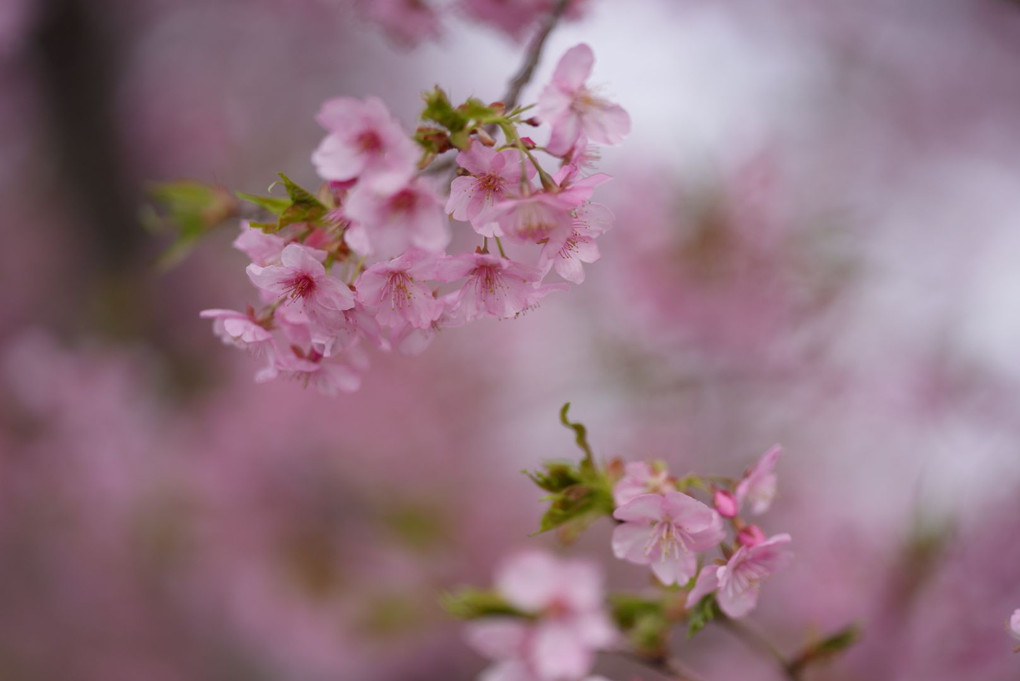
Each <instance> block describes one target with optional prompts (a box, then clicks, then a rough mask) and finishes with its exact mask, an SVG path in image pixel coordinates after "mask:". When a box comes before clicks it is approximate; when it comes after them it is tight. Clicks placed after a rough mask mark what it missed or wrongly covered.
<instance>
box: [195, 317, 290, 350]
mask: <svg viewBox="0 0 1020 681" xmlns="http://www.w3.org/2000/svg"><path fill="white" fill-rule="evenodd" d="M198 316H199V317H201V318H202V319H211V320H213V333H214V334H216V337H217V338H219V339H220V340H222V341H223V342H224V343H226V344H227V345H233V346H234V347H237V348H241V349H242V350H248V351H250V352H252V353H253V354H255V355H261V354H263V353H264V352H266V351H267V350H268V348H269V346H270V345H272V342H273V334H271V333H270V332H269V331H268V330H267V329H265V328H263V327H262V326H261V325H260V324H259V323H258V322H257V321H255V319H254V318H253V317H252V315H251V313H250V312H249V313H247V314H245V313H242V312H235V311H234V310H202V311H201V312H199V313H198Z"/></svg>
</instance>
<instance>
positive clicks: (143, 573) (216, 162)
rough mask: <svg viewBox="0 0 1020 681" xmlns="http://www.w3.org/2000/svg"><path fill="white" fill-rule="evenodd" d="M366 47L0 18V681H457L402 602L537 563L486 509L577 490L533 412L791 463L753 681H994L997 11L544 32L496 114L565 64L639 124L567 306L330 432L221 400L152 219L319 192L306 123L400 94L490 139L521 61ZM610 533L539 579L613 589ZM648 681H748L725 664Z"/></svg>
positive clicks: (457, 36)
mask: <svg viewBox="0 0 1020 681" xmlns="http://www.w3.org/2000/svg"><path fill="white" fill-rule="evenodd" d="M390 4H391V3H381V2H375V3H373V2H359V3H352V2H348V1H345V0H289V1H285V0H254V1H253V0H247V1H246V2H240V1H237V0H217V1H216V2H201V1H198V0H177V1H175V2H167V1H163V0H135V1H134V2H123V1H119V0H89V1H88V2H85V1H84V0H4V2H3V3H2V4H0V83H2V87H3V92H4V96H3V97H2V98H0V202H2V203H0V205H2V206H3V207H4V211H3V217H2V218H0V225H2V230H3V232H2V233H3V247H2V248H0V281H2V282H3V283H4V288H5V290H7V291H8V295H6V296H4V297H3V298H2V299H0V678H3V679H13V680H17V681H93V680H95V681H99V680H100V679H102V680H103V681H133V680H135V679H147V680H149V681H177V680H182V681H183V680H185V679H187V680H190V681H199V680H203V681H204V680H207V679H208V680H210V681H211V680H213V679H215V680H216V681H223V680H225V681H230V680H233V679H237V680H241V679H244V680H245V681H263V680H264V681H276V680H283V679H286V680H287V681H320V680H325V679H360V680H362V681H374V680H379V681H389V680H393V681H396V680H398V679H399V680H401V681H415V680H421V681H425V680H430V679H460V678H463V679H467V678H473V677H474V676H475V675H476V674H477V672H478V670H480V669H481V668H482V667H483V666H484V661H483V660H481V659H480V658H479V657H477V656H476V655H475V654H474V653H472V652H470V651H469V650H468V649H467V648H466V647H465V646H464V645H463V644H462V642H461V640H460V637H459V631H458V630H459V625H458V624H457V623H456V622H452V621H450V620H449V619H448V618H447V617H446V615H445V614H444V613H443V612H442V610H441V608H440V607H439V594H440V592H441V591H443V590H445V589H449V588H452V587H453V586H455V585H457V584H461V583H469V582H470V583H477V584H484V583H486V582H487V581H488V579H489V576H490V574H491V570H492V568H493V566H494V564H495V563H496V561H497V560H498V559H499V557H500V556H501V555H502V554H503V553H505V552H506V551H507V550H510V549H513V548H520V547H523V546H527V545H535V544H542V545H549V546H551V545H553V541H552V538H551V537H538V538H529V537H528V534H529V533H530V532H531V531H533V529H534V528H535V527H537V522H538V518H539V516H540V514H541V510H542V506H541V505H540V503H539V502H538V499H539V497H540V496H541V493H540V491H539V490H537V489H536V488H535V487H534V486H533V485H531V483H529V482H528V480H527V479H526V478H525V477H524V476H523V475H520V472H519V471H520V470H521V469H522V468H525V467H532V466H534V465H536V464H537V463H538V462H539V461H541V460H543V459H549V458H557V457H558V458H574V457H575V456H576V455H577V452H576V451H575V449H574V448H573V443H572V437H571V434H570V433H569V432H568V431H566V430H565V429H563V428H562V427H561V426H560V425H559V423H558V420H557V411H558V409H559V407H560V405H561V404H562V403H564V402H566V401H570V402H572V403H573V407H572V415H573V417H574V418H576V419H578V420H581V421H583V422H585V423H586V424H587V425H588V427H589V430H590V434H591V435H590V436H591V440H592V443H593V445H594V446H595V448H596V453H597V454H598V455H600V456H603V457H614V456H621V457H624V458H631V459H638V458H646V457H648V458H662V459H665V460H667V461H668V462H669V463H670V466H671V467H672V469H673V470H675V471H678V472H681V473H683V472H684V471H687V470H691V471H699V472H703V473H713V474H722V475H736V474H739V472H740V471H741V470H743V468H744V467H745V466H746V465H748V464H749V463H751V462H752V461H753V460H754V459H755V458H756V457H757V456H758V455H759V454H760V453H761V452H762V451H764V450H765V449H766V448H767V447H769V446H770V445H772V444H773V443H776V442H780V443H782V444H783V445H784V447H785V455H784V458H783V460H782V463H781V465H780V495H779V498H778V501H777V503H776V506H775V509H776V510H775V511H774V512H773V513H772V514H771V515H770V516H768V517H767V518H766V519H765V522H764V524H765V529H766V531H767V532H769V533H776V532H785V531H788V532H790V533H791V534H792V535H793V545H792V546H793V549H794V551H795V553H796V555H797V560H796V562H795V563H794V566H793V567H792V568H791V569H789V570H788V571H787V572H785V573H783V574H780V575H777V576H776V577H775V578H774V579H773V580H772V581H771V582H770V583H769V584H767V585H766V587H765V589H764V591H763V596H762V599H761V607H760V609H759V611H758V612H757V613H756V614H755V615H754V617H753V619H754V621H755V622H756V623H757V624H758V626H759V627H761V628H762V629H765V630H767V631H769V632H770V634H771V635H772V636H773V637H774V638H775V640H776V642H777V644H778V645H779V646H780V647H781V648H782V649H784V650H788V651H793V650H795V649H796V648H797V647H798V646H799V645H800V644H801V643H802V642H803V641H804V640H805V639H806V638H807V637H809V636H811V635H814V634H818V633H820V632H822V631H826V630H829V629H832V628H835V627H839V626H842V625H843V624H846V623H848V622H851V621H856V622H860V623H861V624H862V625H863V627H864V638H863V640H862V641H861V643H860V644H859V645H858V646H857V647H856V648H855V649H853V650H852V651H851V652H850V653H849V654H847V655H846V656H845V657H843V658H840V659H838V660H836V661H835V662H833V663H832V664H830V665H827V666H824V667H819V668H817V669H814V670H812V672H811V673H810V674H809V676H808V678H810V679H818V680H823V679H826V680H833V681H842V680H849V679H861V678H872V679H887V680H890V681H898V680H902V681H907V680H911V679H926V680H931V681H940V680H942V679H946V680H947V681H948V680H950V679H953V680H958V679H981V680H988V681H998V680H1000V679H1001V680H1003V681H1005V680H1006V679H1016V678H1017V675H1018V674H1020V657H1012V656H1011V655H1010V650H1011V648H1012V643H1011V641H1010V639H1009V636H1008V634H1007V632H1006V630H1005V624H1004V623H1005V621H1006V619H1007V618H1008V616H1009V614H1010V613H1011V612H1012V611H1013V610H1014V609H1015V608H1017V607H1020V544H1018V542H1017V541H1016V539H1017V537H1018V536H1020V445H1018V444H1017V443H1018V442H1020V268H1018V267H1017V262H1018V261H1020V171H1018V161H1017V159H1020V81H1018V80H1017V78H1016V74H1017V73H1018V72H1020V5H1018V4H1017V3H1015V2H1010V1H1007V0H973V1H972V2H968V3H959V2H952V1H950V0H899V1H898V2H890V1H887V0H865V1H863V2H857V3H837V2H821V3H817V2H803V1H802V0H778V1H776V2H772V3H767V4H763V3H756V2H749V1H744V2H740V1H738V2H731V3H723V4H720V3H702V2H695V1H693V0H685V1H682V2H677V1H675V0H668V1H667V0H662V1H658V2H656V1H652V0H648V1H646V2H641V3H626V7H624V3H614V2H609V1H608V0H586V1H585V2H580V3H575V4H574V7H573V9H572V15H571V17H570V20H569V21H567V22H565V23H563V24H562V25H561V26H559V27H558V28H557V29H556V31H555V33H554V34H553V35H552V37H551V39H550V41H549V44H548V46H547V52H546V58H545V59H544V60H543V62H542V64H541V65H540V68H539V70H538V73H537V76H536V79H535V81H534V82H533V83H532V84H531V86H530V87H529V88H528V89H527V90H526V91H525V99H524V101H529V100H528V97H529V96H530V97H534V96H535V95H536V94H537V92H538V91H539V88H540V87H541V85H542V83H543V82H544V80H545V79H547V78H548V76H549V74H550V72H551V68H552V65H553V64H554V63H555V59H556V58H557V57H558V56H559V55H560V54H561V53H562V52H563V51H564V50H565V49H567V48H568V47H570V46H572V45H574V44H576V43H578V42H581V41H584V42H587V43H589V44H590V45H591V46H592V47H593V48H594V50H595V54H596V56H597V60H598V61H597V63H596V68H595V81H596V82H598V83H601V84H603V85H602V86H603V91H604V92H605V93H606V95H608V96H611V97H612V98H613V99H614V100H616V101H619V102H620V103H621V104H622V105H623V106H624V107H625V108H627V109H628V111H629V112H630V114H631V116H632V119H633V134H632V135H631V136H630V138H629V139H628V140H627V141H626V143H625V144H624V146H622V147H620V148H614V149H608V150H606V151H605V153H604V154H603V168H604V169H605V170H607V172H610V173H611V174H613V175H614V177H615V179H614V180H613V182H612V183H611V184H609V185H606V186H605V187H604V188H602V189H600V190H599V193H597V194H596V197H595V198H596V200H598V201H601V202H603V203H606V204H607V205H609V206H610V207H611V208H612V210H613V211H614V213H615V214H616V227H615V228H614V230H613V231H612V232H611V233H609V234H608V235H607V236H606V237H605V238H604V239H603V241H602V253H603V257H602V260H601V261H600V262H598V263H596V264H594V265H592V266H590V267H589V268H588V279H587V281H586V282H585V283H584V285H582V286H580V287H577V288H575V289H573V290H571V291H570V292H568V293H565V294H559V295H556V296H552V297H550V298H549V299H548V300H547V301H546V302H544V303H543V305H542V307H540V308H539V309H537V310H534V311H531V312H529V313H528V314H527V315H525V316H523V317H522V318H520V319H517V320H514V321H504V322H491V323H477V324H474V325H471V326H468V327H465V328H462V329H452V330H449V331H447V332H444V333H443V334H441V335H440V336H439V338H437V339H436V341H435V342H434V343H433V345H432V346H431V347H430V348H429V349H428V350H427V351H426V352H425V353H424V354H423V355H421V356H418V357H401V356H397V355H385V356H383V355H380V356H375V357H373V367H372V369H371V370H370V371H369V372H368V373H367V374H366V376H365V380H364V385H363V387H362V389H361V391H360V392H358V393H355V394H353V395H344V396H341V397H339V398H335V399H329V398H324V397H322V396H320V395H319V394H318V393H316V392H314V391H304V390H302V389H301V388H300V386H298V385H294V384H288V383H285V382H284V383H273V384H266V385H255V384H254V382H253V380H252V375H253V373H254V371H255V369H256V367H255V363H254V362H253V361H252V360H250V358H248V357H245V356H243V355H242V354H241V353H237V352H235V351H232V350H230V349H228V348H226V347H224V346H223V345H221V344H220V342H219V341H218V340H217V339H216V338H214V337H213V335H212V334H211V333H210V329H209V324H208V323H207V322H206V321H204V320H200V319H199V318H198V311H199V310H201V309H205V308H210V307H231V306H239V305H243V304H244V302H245V300H246V299H248V298H251V297H252V295H251V291H250V287H249V285H248V282H247V280H246V277H245V276H244V273H243V267H244V264H245V261H244V257H243V256H242V255H240V254H238V253H236V252H234V251H233V250H231V249H230V248H229V243H230V241H231V239H232V238H233V236H234V234H235V230H234V228H233V227H232V226H228V227H226V228H224V229H222V230H220V231H219V232H217V233H214V234H212V235H211V236H210V237H209V238H208V239H206V240H204V241H203V242H202V244H201V245H200V246H199V247H198V249H197V250H196V251H195V252H194V253H193V254H192V255H191V256H190V257H189V258H188V259H187V260H186V261H185V262H183V263H182V264H181V265H180V266H178V267H177V268H175V269H173V270H171V271H169V272H168V273H161V272H159V271H157V270H156V269H155V268H154V267H153V266H152V262H153V259H154V257H155V256H156V255H157V254H158V253H159V252H160V250H161V248H163V247H165V246H166V238H165V236H159V235H152V234H150V233H148V232H146V231H145V230H143V228H142V227H141V224H140V221H139V219H138V215H139V213H140V210H141V206H142V205H143V204H144V203H145V201H146V199H145V194H144V191H145V188H146V186H147V185H148V184H149V183H150V182H156V181H167V180H175V179H180V178H192V179H196V180H200V181H203V182H216V183H221V184H222V185H224V186H226V187H228V188H231V189H238V190H242V191H248V192H255V193H261V192H263V191H264V190H265V188H266V187H267V186H268V185H269V184H270V183H271V182H272V181H273V179H274V177H275V173H276V172H280V171H282V172H285V173H287V174H288V175H290V176H291V177H293V178H295V180H297V181H299V182H301V183H303V184H305V185H306V186H307V185H314V183H315V182H316V178H315V176H314V171H313V169H312V166H311V164H310V163H309V155H310V153H311V151H312V149H313V148H314V147H315V145H316V144H317V143H318V141H319V140H320V139H321V137H322V135H323V132H322V131H321V130H320V129H319V128H318V127H317V126H316V124H315V121H314V120H313V115H314V112H315V111H316V110H317V108H318V106H319V104H320V103H321V102H322V101H323V100H325V99H326V98H328V97H331V96H337V95H345V96H356V97H364V96H368V95H378V96H380V97H382V98H383V99H384V100H385V101H386V102H387V104H388V106H389V107H390V108H391V110H392V111H394V112H395V114H396V115H397V116H399V117H400V118H401V120H402V121H403V122H404V124H405V125H406V126H408V127H409V128H410V126H411V125H413V122H414V118H415V116H416V114H417V108H418V106H419V93H420V92H421V91H423V90H425V89H428V88H430V87H432V86H433V85H435V84H437V83H438V84H440V85H442V86H443V87H444V88H446V89H447V90H448V91H449V92H451V94H452V96H453V97H454V98H455V99H463V98H465V97H467V96H470V95H476V96H478V97H480V98H482V99H485V100H493V99H497V98H499V97H500V96H501V94H502V92H503V91H504V89H505V86H506V81H507V79H508V78H509V76H510V75H511V74H512V73H513V72H514V70H515V69H516V67H517V65H518V62H519V60H520V58H521V55H522V53H523V49H524V42H525V40H526V36H528V35H530V31H529V29H528V27H525V28H523V29H516V30H513V27H512V26H511V27H510V28H506V27H504V28H502V29H501V28H500V27H498V26H495V25H494V24H493V23H492V22H491V21H488V22H487V21H482V20H479V19H478V17H479V16H482V18H483V19H484V18H485V17H486V16H489V15H485V14H484V13H482V14H480V13H479V10H478V9H477V8H476V11H475V15H474V16H471V15H470V14H469V13H467V12H466V11H465V7H463V6H461V5H459V4H458V3H454V2H446V3H442V8H441V9H442V11H441V12H440V15H441V21H440V22H439V23H437V24H436V25H434V26H433V25H432V24H431V23H422V22H425V19H420V20H419V22H418V23H414V24H412V25H411V26H412V29H408V28H407V27H406V26H405V25H403V24H401V23H400V22H399V21H397V22H393V21H390V19H389V17H391V16H392V15H390V14H388V11H389V10H388V7H389V6H390ZM435 4H436V5H439V4H440V3H435ZM484 4H485V3H476V5H479V6H480V5H484ZM490 4H491V3H490ZM520 4H521V5H522V6H526V7H530V6H541V3H537V4H536V3H535V2H530V3H529V2H524V1H523V0H522V1H521V2H520ZM398 16H399V15H398ZM387 22H389V23H387ZM418 29H421V31H422V32H423V33H424V34H425V35H424V37H423V40H422V42H421V44H419V45H417V46H411V45H409V44H408V38H409V36H408V35H407V33H406V31H407V30H412V33H413V31H415V30H418ZM401 31H405V32H404V33H402V32H401ZM433 34H437V35H438V38H435V37H432V36H433ZM608 530H609V526H608V523H602V524H600V525H599V526H597V527H596V528H594V529H593V530H592V531H591V532H590V534H589V535H588V536H586V537H585V538H584V539H583V540H582V541H581V542H580V543H579V544H578V545H577V546H576V547H574V548H573V549H572V551H573V552H574V553H576V554H578V555H585V556H588V557H591V558H593V559H595V560H598V561H600V562H602V563H603V564H604V565H605V566H606V569H607V570H608V571H609V574H610V575H611V583H613V584H616V585H620V586H628V587H635V586H638V587H640V586H641V585H643V584H644V583H645V582H644V580H645V575H644V573H643V572H642V571H641V570H640V569H638V568H636V567H635V566H631V565H627V564H623V563H614V561H613V559H612V556H611V552H610V550H609V544H608V534H609V532H608ZM678 652H679V654H680V655H681V656H683V657H684V658H685V659H686V660H688V661H689V662H690V663H691V665H692V666H695V667H697V668H699V669H701V670H702V671H703V672H704V674H705V676H707V677H708V678H709V679H713V680H714V679H718V680H720V681H725V680H728V679H734V680H737V679H739V680H740V681H748V680H752V679H754V680H756V679H762V680H763V681H764V680H767V679H776V678H780V677H779V676H778V675H777V672H775V671H774V670H773V669H772V668H771V667H770V665H769V664H768V663H767V662H766V661H763V660H760V659H758V658H755V657H753V656H752V655H751V654H750V653H749V652H748V651H747V650H746V648H744V647H743V646H742V644H741V643H740V642H739V641H737V640H734V639H732V638H730V637H728V636H727V634H726V633H725V632H706V633H705V634H704V635H702V636H699V638H697V639H696V640H695V641H694V642H692V643H688V642H687V641H686V640H685V639H684V640H680V639H678ZM599 669H600V671H601V672H603V673H605V674H606V675H607V676H610V677H612V678H615V679H620V680H623V679H631V678H634V677H635V676H640V677H641V678H646V679H654V678H656V676H655V675H654V673H652V672H646V671H643V670H641V669H640V668H637V667H635V666H633V665H631V664H629V663H625V662H620V661H616V660H611V659H609V658H607V659H605V660H603V661H602V663H601V665H600V668H599Z"/></svg>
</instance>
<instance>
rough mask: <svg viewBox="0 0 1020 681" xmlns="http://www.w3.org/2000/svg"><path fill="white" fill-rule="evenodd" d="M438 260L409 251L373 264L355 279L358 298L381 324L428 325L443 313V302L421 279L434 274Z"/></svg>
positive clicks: (427, 254) (417, 326)
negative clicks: (386, 260)
mask: <svg viewBox="0 0 1020 681" xmlns="http://www.w3.org/2000/svg"><path fill="white" fill-rule="evenodd" d="M437 262H438V259H437V257H436V256H435V255H433V254H431V253H426V252H425V251H418V250H411V251H408V252H406V253H404V254H403V255H401V256H399V257H396V258H394V259H393V260H390V261H388V262H381V263H376V264H375V265H372V266H371V267H369V268H368V269H367V270H365V271H364V272H363V273H362V274H361V276H360V277H359V278H358V281H357V284H356V287H357V291H358V300H359V301H360V302H361V303H362V304H363V305H364V306H365V307H366V308H367V309H368V310H370V311H373V312H374V313H375V318H376V320H377V321H378V322H379V323H380V324H382V325H383V326H388V327H391V328H397V327H404V326H407V325H410V326H411V327H413V328H415V329H426V328H429V327H431V326H432V322H434V321H435V320H436V319H438V318H439V316H440V315H441V314H442V313H443V303H442V301H440V300H438V299H437V298H436V297H435V296H434V295H433V293H432V289H430V288H429V287H428V286H427V285H426V284H425V283H424V281H423V280H425V279H431V278H433V277H434V276H435V270H436V265H437Z"/></svg>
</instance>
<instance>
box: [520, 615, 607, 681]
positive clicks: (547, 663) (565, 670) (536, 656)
mask: <svg viewBox="0 0 1020 681" xmlns="http://www.w3.org/2000/svg"><path fill="white" fill-rule="evenodd" d="M530 657H531V664H532V667H533V668H534V669H535V672H536V673H537V675H538V677H539V679H545V680H548V681H558V680H559V679H576V678H579V677H581V676H584V675H585V674H587V673H588V672H590V671H591V667H592V663H593V661H594V660H593V657H594V655H593V654H592V651H591V650H590V649H589V648H588V647H587V646H585V645H584V643H583V642H582V641H581V639H580V637H579V636H578V635H577V632H576V631H575V630H574V629H573V628H572V627H570V626H568V625H566V624H563V623H560V622H555V621H553V622H542V623H540V624H538V625H537V626H536V631H535V633H534V641H533V643H532V651H531V656H530Z"/></svg>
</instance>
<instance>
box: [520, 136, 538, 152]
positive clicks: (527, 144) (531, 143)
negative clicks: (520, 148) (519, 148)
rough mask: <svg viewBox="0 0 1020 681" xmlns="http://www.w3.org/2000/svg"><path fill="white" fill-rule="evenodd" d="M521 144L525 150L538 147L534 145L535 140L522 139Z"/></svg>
mask: <svg viewBox="0 0 1020 681" xmlns="http://www.w3.org/2000/svg"><path fill="white" fill-rule="evenodd" d="M521 144H523V145H524V148H525V149H534V148H535V147H536V146H538V145H536V144H535V140H533V139H531V138H530V137H522V138H521Z"/></svg>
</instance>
